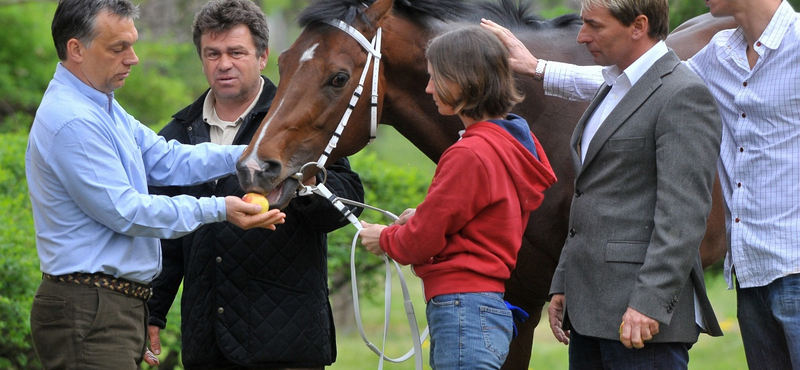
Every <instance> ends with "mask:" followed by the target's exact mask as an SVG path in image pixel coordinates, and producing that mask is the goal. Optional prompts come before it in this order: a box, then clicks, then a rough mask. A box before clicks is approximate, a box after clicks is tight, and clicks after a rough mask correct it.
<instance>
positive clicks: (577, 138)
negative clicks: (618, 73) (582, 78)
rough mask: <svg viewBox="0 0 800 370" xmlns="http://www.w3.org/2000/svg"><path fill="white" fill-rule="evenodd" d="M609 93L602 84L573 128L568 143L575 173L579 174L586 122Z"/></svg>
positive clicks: (608, 87)
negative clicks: (582, 139)
mask: <svg viewBox="0 0 800 370" xmlns="http://www.w3.org/2000/svg"><path fill="white" fill-rule="evenodd" d="M609 91H611V86H609V85H607V84H605V83H603V85H602V86H600V88H599V89H597V92H596V93H595V94H594V98H592V101H591V103H589V106H588V107H587V108H586V111H584V112H583V115H582V116H581V119H579V120H578V124H577V125H576V126H575V130H573V131H572V138H571V139H570V141H569V147H570V153H572V164H573V166H574V167H575V173H580V169H581V137H582V136H583V130H584V129H585V128H586V122H587V121H589V117H591V116H592V112H594V110H595V109H597V106H598V105H599V104H600V102H602V101H603V99H604V98H605V97H606V95H608V92H609Z"/></svg>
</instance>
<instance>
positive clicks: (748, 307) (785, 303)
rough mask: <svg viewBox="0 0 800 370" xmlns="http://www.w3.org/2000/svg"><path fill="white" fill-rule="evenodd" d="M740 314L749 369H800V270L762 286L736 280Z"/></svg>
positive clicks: (738, 314) (740, 325)
mask: <svg viewBox="0 0 800 370" xmlns="http://www.w3.org/2000/svg"><path fill="white" fill-rule="evenodd" d="M736 296H737V297H736V302H737V311H738V312H737V316H738V318H739V327H740V328H741V330H742V343H743V344H744V353H745V356H746V357H747V366H748V367H749V368H750V370H758V369H795V370H798V369H800V274H794V275H788V276H784V277H782V278H780V279H778V280H775V281H773V282H772V283H769V284H768V285H766V286H763V287H755V288H740V287H739V284H738V283H737V284H736Z"/></svg>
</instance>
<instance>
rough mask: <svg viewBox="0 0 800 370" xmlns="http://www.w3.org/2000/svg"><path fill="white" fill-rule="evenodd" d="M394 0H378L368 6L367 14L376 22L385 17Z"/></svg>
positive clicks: (373, 22)
mask: <svg viewBox="0 0 800 370" xmlns="http://www.w3.org/2000/svg"><path fill="white" fill-rule="evenodd" d="M393 1H394V0H378V1H376V2H374V3H373V4H372V5H370V6H369V8H367V11H366V15H367V18H368V19H369V20H370V22H371V23H372V24H376V23H377V22H378V20H379V19H381V18H383V16H385V15H386V14H387V13H389V10H390V9H392V2H393Z"/></svg>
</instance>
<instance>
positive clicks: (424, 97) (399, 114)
mask: <svg viewBox="0 0 800 370" xmlns="http://www.w3.org/2000/svg"><path fill="white" fill-rule="evenodd" d="M383 27H384V40H383V52H382V54H383V57H382V63H384V64H383V65H384V70H383V76H384V80H385V94H386V97H385V99H384V106H383V114H382V118H381V123H382V124H387V125H390V126H392V127H394V128H395V129H396V130H397V132H399V133H400V134H401V135H403V136H404V137H405V138H406V139H408V140H409V141H410V142H411V143H412V144H413V145H414V146H415V147H417V148H418V149H420V151H422V152H423V153H425V155H427V156H428V158H430V159H431V160H432V161H434V162H437V161H438V160H439V157H440V156H441V155H442V153H443V152H444V151H445V150H446V149H447V148H448V147H450V145H452V144H453V143H454V142H455V141H456V140H458V131H459V130H462V129H464V125H463V123H461V121H460V120H459V119H458V117H456V116H452V117H447V116H442V115H440V114H439V112H438V110H437V108H436V105H435V104H434V102H433V98H432V97H431V96H430V95H429V94H427V93H426V92H425V86H426V85H427V83H428V78H429V76H428V70H427V62H426V59H425V49H424V48H425V47H426V45H427V44H428V41H429V40H430V38H432V37H434V36H435V35H437V34H438V33H439V32H440V31H442V30H443V29H444V28H445V24H444V23H442V22H431V23H430V24H424V25H423V24H419V23H417V22H413V21H409V20H406V19H403V18H397V17H394V18H392V19H391V20H390V21H385V22H384V24H383Z"/></svg>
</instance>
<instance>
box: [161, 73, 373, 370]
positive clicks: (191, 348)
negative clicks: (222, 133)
mask: <svg viewBox="0 0 800 370" xmlns="http://www.w3.org/2000/svg"><path fill="white" fill-rule="evenodd" d="M265 82H266V83H265V85H264V91H263V92H262V95H261V97H260V98H259V101H258V103H257V105H256V107H254V109H253V111H252V113H251V114H250V115H249V116H248V117H247V119H246V121H245V122H244V123H243V124H242V127H241V128H240V130H239V133H237V135H236V138H235V139H234V143H235V144H247V143H249V142H250V139H251V138H252V136H253V134H254V133H255V131H256V129H257V127H258V125H259V124H260V122H261V120H262V119H263V117H264V115H266V112H267V111H268V110H269V106H270V103H271V101H272V98H273V97H274V95H275V86H274V85H273V84H272V83H271V82H270V81H269V80H268V79H266V81H265ZM204 99H205V94H203V96H201V97H200V98H199V99H198V100H197V101H196V102H195V103H194V104H192V105H190V106H189V107H187V108H186V109H184V110H182V111H180V112H178V113H177V114H176V115H175V116H173V118H174V119H173V121H172V122H170V124H168V125H167V126H166V127H165V128H164V129H163V130H162V131H161V132H160V134H161V135H163V136H165V137H166V138H167V139H176V140H178V141H180V142H182V143H188V144H196V143H201V142H207V141H209V135H208V127H207V124H205V123H204V122H203V121H202V106H203V101H204ZM329 170H330V172H329V177H328V183H327V185H328V186H329V188H331V190H332V191H333V192H334V193H336V194H337V195H339V196H341V197H345V198H350V199H354V200H358V201H363V197H364V193H363V188H362V186H361V182H360V180H359V178H358V175H356V174H355V173H353V172H352V171H350V168H349V163H348V162H347V160H346V159H342V160H339V161H337V162H336V163H334V164H333V165H332V166H330V168H329ZM151 191H153V192H154V193H160V194H166V195H176V194H189V195H192V196H196V197H203V196H212V195H214V196H219V197H222V196H226V195H237V196H242V195H243V194H244V192H243V191H242V189H241V188H240V187H239V183H238V180H237V179H236V176H229V177H226V178H222V179H220V180H218V182H217V183H216V184H214V183H206V184H202V185H198V186H191V187H182V188H174V187H173V188H153V189H151ZM282 211H283V212H285V213H286V223H285V224H282V225H279V226H278V229H277V230H276V231H270V230H266V229H254V230H242V229H240V228H238V227H237V226H235V225H233V224H231V223H228V222H220V223H215V224H209V225H205V226H202V227H201V228H200V229H198V230H197V231H195V232H194V233H192V234H190V235H187V236H185V237H183V238H180V239H176V240H163V241H162V250H163V255H164V262H163V269H162V272H161V275H160V276H159V277H158V278H157V279H156V280H155V281H154V282H153V284H154V292H155V295H154V297H153V298H152V299H151V300H150V302H149V303H148V306H149V308H150V314H151V318H150V324H151V325H158V326H161V327H162V328H163V327H164V325H166V314H167V312H168V310H169V307H170V305H171V304H172V302H173V300H174V298H175V295H176V293H177V290H178V286H179V285H180V282H181V278H183V295H182V297H181V321H182V322H181V338H182V352H183V353H182V355H183V363H184V367H185V368H186V369H187V370H192V369H194V370H197V369H211V368H215V367H220V366H229V365H233V364H238V365H241V366H248V367H254V368H268V367H319V366H327V365H330V364H331V363H332V362H333V361H334V360H335V359H336V344H335V332H334V327H333V315H332V313H331V307H330V304H329V300H328V285H327V284H328V275H327V243H326V234H327V232H330V231H333V230H335V229H337V228H339V227H342V226H344V225H347V222H346V221H345V220H344V219H343V218H342V216H341V214H340V213H339V211H337V210H336V209H335V208H333V207H332V206H331V205H330V203H329V202H328V201H327V200H325V199H323V198H322V197H318V196H312V197H303V198H295V199H294V200H292V201H291V203H290V204H289V206H288V207H286V208H285V209H282ZM175 329H176V328H170V330H175Z"/></svg>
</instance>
